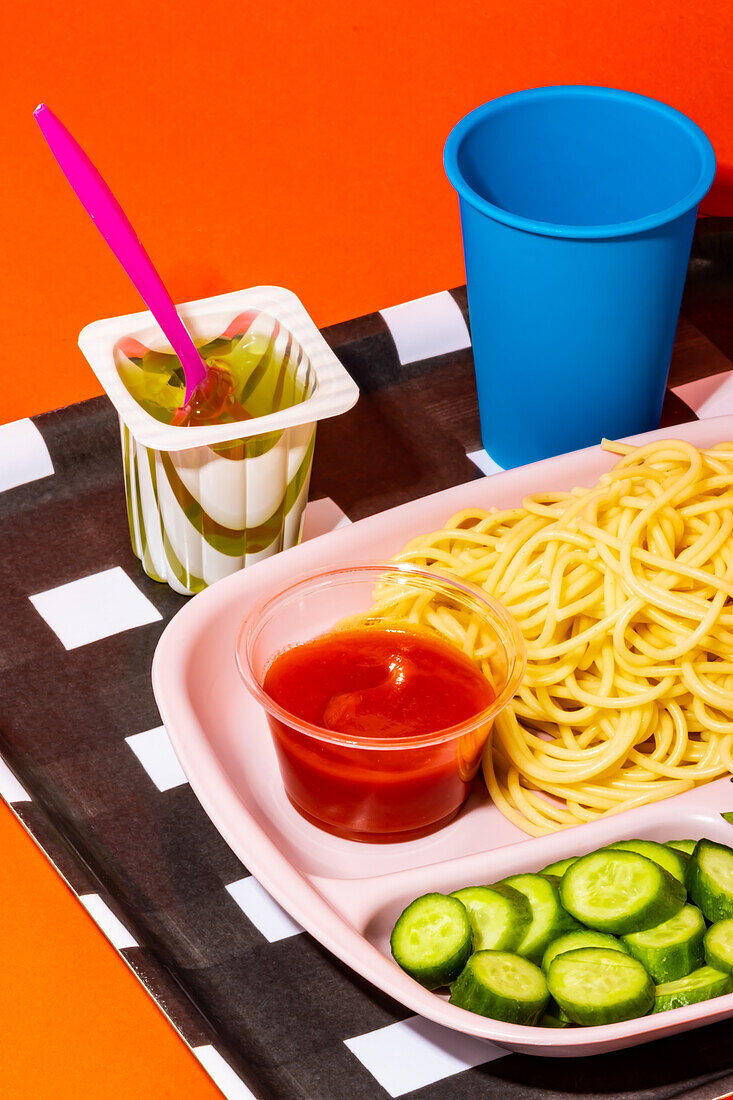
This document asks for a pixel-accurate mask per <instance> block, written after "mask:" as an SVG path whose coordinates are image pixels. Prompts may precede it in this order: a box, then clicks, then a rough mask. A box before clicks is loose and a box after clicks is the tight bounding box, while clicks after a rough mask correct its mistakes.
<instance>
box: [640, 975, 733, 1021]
mask: <svg viewBox="0 0 733 1100" xmlns="http://www.w3.org/2000/svg"><path fill="white" fill-rule="evenodd" d="M732 990H733V975H731V974H723V973H722V972H721V971H720V970H716V969H715V968H714V967H712V966H701V967H700V968H699V969H698V970H693V972H692V974H688V975H687V976H686V977H684V978H678V979H677V981H676V982H664V983H663V984H662V985H658V986H657V991H656V995H655V997H654V1011H655V1012H667V1011H668V1010H669V1009H670V1008H684V1007H685V1005H695V1004H698V1002H699V1001H709V1000H710V999H711V998H712V997H722V995H723V994H724V993H730V992H731V991H732Z"/></svg>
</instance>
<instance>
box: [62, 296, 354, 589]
mask: <svg viewBox="0 0 733 1100" xmlns="http://www.w3.org/2000/svg"><path fill="white" fill-rule="evenodd" d="M177 308H178V310H179V312H180V314H181V317H182V318H183V321H184V323H185V324H186V326H187V327H188V329H189V331H190V333H191V335H192V336H193V337H194V340H195V341H196V342H197V344H202V343H205V342H207V341H211V340H216V339H217V338H218V337H220V336H222V334H225V333H227V332H230V331H231V329H232V326H233V323H234V322H235V321H236V320H237V318H239V317H241V316H242V315H243V314H247V315H248V322H247V323H248V325H249V328H250V331H251V333H253V334H254V336H255V337H256V338H257V340H258V341H259V342H260V343H261V344H262V345H263V346H265V347H267V348H268V366H269V367H271V368H272V370H273V371H274V372H275V373H277V372H278V371H282V372H283V374H285V372H289V374H290V379H289V393H290V403H286V407H283V402H282V401H279V402H278V401H275V402H274V403H273V404H271V405H270V406H268V405H264V406H263V405H262V403H261V402H260V407H259V408H258V409H257V413H256V415H254V417H253V418H252V419H247V420H238V421H236V422H229V423H214V424H196V425H193V426H180V425H174V424H170V423H165V422H163V421H161V420H160V419H158V418H156V417H155V416H154V415H152V414H151V412H150V411H149V410H148V409H146V408H144V407H143V406H142V405H141V404H140V403H139V402H138V401H137V400H136V399H135V397H133V395H132V393H131V392H130V389H128V385H129V381H127V380H128V379H129V377H130V376H131V375H132V374H133V373H134V368H135V365H136V364H137V363H138V362H139V361H140V360H138V359H136V358H135V355H136V354H137V355H139V356H141V357H142V358H144V353H146V352H147V351H154V352H170V351H171V348H170V346H169V345H168V344H167V343H166V340H165V337H164V336H163V334H162V333H161V331H160V329H159V328H158V326H157V324H156V322H155V321H154V319H153V317H152V315H151V314H150V313H149V312H143V313H135V314H128V315H127V316H123V317H113V318H110V319H108V320H103V321H96V322H94V323H93V324H91V325H88V326H87V327H86V328H85V329H84V330H83V331H82V333H81V334H80V336H79V347H80V348H81V350H82V352H83V353H84V355H85V356H86V358H87V360H88V362H89V364H90V366H91V367H92V369H93V371H94V373H95V374H96V375H97V378H98V379H99V381H100V382H101V384H102V386H103V387H104V389H105V392H106V393H107V395H108V397H109V398H110V400H111V401H112V404H113V405H114V407H115V409H116V411H117V414H118V417H119V422H120V433H121V439H122V462H123V473H124V482H125V494H126V498H127V515H128V520H129V524H130V537H131V541H132V547H133V550H134V552H135V554H136V555H137V557H138V558H140V560H141V562H142V565H143V568H144V570H145V572H146V573H147V574H148V576H150V577H152V578H153V579H154V580H158V581H165V582H167V583H168V584H169V585H170V586H171V588H173V589H175V591H176V592H180V593H182V594H186V595H190V594H193V593H196V592H199V591H201V590H202V589H203V588H205V587H206V586H207V585H209V584H212V583H213V582H214V581H217V580H219V579H220V578H222V577H225V576H228V575H229V574H230V573H233V572H235V571H236V570H238V569H241V568H243V567H244V566H247V565H251V564H253V563H255V562H257V561H260V560H261V559H263V558H266V557H269V556H270V555H271V554H274V553H277V552H278V551H279V550H284V549H287V548H288V547H290V546H293V545H295V544H296V543H297V542H298V540H299V538H300V531H301V521H302V515H303V510H304V507H305V503H306V501H307V499H308V486H309V480H310V472H311V464H312V458H313V448H314V443H315V430H316V424H317V422H318V421H319V420H323V419H325V418H327V417H330V416H336V415H338V414H339V413H342V412H345V411H346V410H347V409H349V408H350V407H351V406H352V405H353V404H354V403H355V401H356V400H357V397H358V389H357V386H356V384H355V383H354V382H353V380H352V379H351V377H350V376H349V375H348V373H347V372H346V370H345V369H344V368H343V366H342V365H341V363H339V361H338V359H337V358H336V356H335V355H334V354H333V352H332V351H331V349H330V348H329V347H328V345H327V344H326V342H325V340H324V339H323V337H322V336H321V334H320V332H319V331H318V329H317V328H316V326H315V324H314V323H313V321H312V320H311V318H310V317H309V316H308V314H307V312H306V310H305V309H304V307H303V306H302V304H301V303H300V301H299V300H298V298H297V297H296V296H295V295H294V294H292V293H291V292H290V291H288V290H284V289H283V288H281V287H268V286H263V287H252V288H250V289H248V290H241V291H235V292H233V293H231V294H222V295H219V296H217V297H212V298H204V299H201V300H200V301H197V302H187V303H185V304H183V305H180V306H178V307H177ZM234 327H236V326H234ZM255 370H256V364H255V363H254V362H253V381H256V380H257V379H256V377H255ZM126 381H127V385H126ZM263 388H264V389H265V391H266V390H267V386H266V385H265V386H264V387H263ZM267 409H271V411H266V410H267Z"/></svg>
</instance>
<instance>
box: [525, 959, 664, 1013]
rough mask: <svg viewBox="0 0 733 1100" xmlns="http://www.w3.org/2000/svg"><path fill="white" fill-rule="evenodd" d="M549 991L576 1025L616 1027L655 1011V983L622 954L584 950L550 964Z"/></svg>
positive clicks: (640, 967) (634, 960)
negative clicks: (610, 1025) (614, 1025)
mask: <svg viewBox="0 0 733 1100" xmlns="http://www.w3.org/2000/svg"><path fill="white" fill-rule="evenodd" d="M547 988H548V989H549V991H550V993H551V994H552V996H553V997H554V999H555V1000H556V1001H557V1003H558V1004H559V1005H560V1008H561V1009H562V1010H563V1011H564V1012H565V1013H566V1014H567V1015H568V1016H569V1017H570V1019H571V1020H572V1022H573V1023H574V1024H585V1025H593V1024H617V1023H619V1021H620V1020H634V1019H636V1017H637V1016H646V1014H647V1012H649V1011H650V1010H651V1009H652V1008H653V1007H654V981H653V980H652V977H651V975H650V974H648V973H647V971H646V970H645V969H644V967H643V966H642V965H641V963H640V962H637V960H636V959H633V958H632V957H631V955H626V954H624V952H623V951H615V950H614V951H609V950H608V949H607V948H605V947H581V948H577V949H576V950H575V951H563V952H562V954H560V955H557V956H556V958H554V959H553V960H552V962H551V963H550V968H549V970H548V972H547Z"/></svg>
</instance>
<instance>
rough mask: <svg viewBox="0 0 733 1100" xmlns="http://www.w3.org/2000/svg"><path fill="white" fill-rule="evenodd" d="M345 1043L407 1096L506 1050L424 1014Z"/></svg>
mask: <svg viewBox="0 0 733 1100" xmlns="http://www.w3.org/2000/svg"><path fill="white" fill-rule="evenodd" d="M344 1042H345V1043H346V1046H347V1047H348V1048H349V1050H350V1051H351V1053H352V1054H354V1055H356V1057H357V1058H358V1059H359V1061H360V1062H361V1063H362V1065H363V1066H364V1067H365V1068H366V1069H368V1070H369V1072H370V1073H371V1075H372V1077H374V1078H376V1080H377V1081H378V1082H379V1084H380V1085H381V1086H382V1088H383V1089H385V1090H386V1091H387V1092H388V1093H389V1095H390V1096H403V1095H404V1094H405V1093H406V1092H412V1091H413V1090H414V1089H421V1088H424V1087H425V1085H432V1084H434V1083H435V1082H436V1081H442V1080H444V1079H445V1078H446V1077H452V1076H453V1074H455V1073H460V1072H461V1071H462V1070H464V1069H472V1068H473V1067H474V1066H480V1065H483V1064H484V1063H485V1062H492V1061H493V1060H494V1059H495V1058H503V1057H504V1056H505V1055H506V1054H507V1053H508V1051H506V1050H502V1049H501V1047H497V1046H494V1044H493V1043H490V1042H488V1041H487V1040H484V1039H477V1038H475V1036H473V1035H462V1034H461V1032H459V1031H451V1030H450V1028H446V1027H441V1026H440V1024H436V1023H433V1021H432V1020H425V1019H423V1018H422V1016H412V1017H410V1019H409V1020H401V1021H400V1022H399V1023H397V1024H390V1025H389V1026H388V1027H382V1028H379V1030H378V1031H370V1032H368V1033H367V1034H366V1035H357V1036H356V1038H354V1039H345V1040H344Z"/></svg>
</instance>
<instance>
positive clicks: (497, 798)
mask: <svg viewBox="0 0 733 1100" xmlns="http://www.w3.org/2000/svg"><path fill="white" fill-rule="evenodd" d="M605 446H606V448H607V449H608V450H611V451H614V452H615V453H617V454H621V455H622V456H623V457H622V458H621V459H620V461H619V462H618V463H617V465H616V466H615V467H614V469H613V470H611V471H610V472H609V473H607V474H604V475H603V476H602V477H601V479H600V481H599V482H598V484H597V485H596V486H595V487H594V488H592V489H573V490H572V491H571V492H557V493H538V494H535V495H532V496H528V497H526V498H525V499H524V501H523V502H522V507H521V508H514V509H509V510H504V511H498V510H496V509H491V510H489V511H488V512H487V511H483V510H481V509H478V508H476V509H468V510H466V511H463V512H460V513H458V515H455V516H453V518H452V519H450V520H449V521H448V523H447V525H446V527H445V528H444V529H443V530H440V531H437V532H435V533H433V534H430V535H425V536H421V537H420V538H416V539H415V540H414V541H413V542H411V543H410V544H409V545H408V546H407V547H406V548H405V550H404V551H403V553H401V554H400V555H399V556H398V558H397V560H398V561H402V562H410V563H412V564H414V565H420V566H424V567H426V568H431V569H436V570H442V571H447V572H449V573H451V574H457V575H459V576H460V577H462V578H464V579H466V580H470V581H473V582H474V583H475V584H477V585H480V586H481V587H483V588H484V589H486V591H488V592H489V593H491V594H492V595H493V596H495V597H496V598H497V599H498V600H500V601H501V603H503V604H504V606H505V607H506V608H507V609H508V610H509V611H510V612H511V614H512V615H513V616H514V618H515V619H516V621H517V622H518V624H519V627H520V629H521V632H522V634H523V636H524V639H525V642H526V645H527V657H528V661H527V671H526V675H525V678H524V681H523V683H522V684H521V686H520V688H519V690H518V692H517V694H516V696H515V697H514V700H513V701H512V703H511V704H510V705H509V706H508V707H507V708H506V709H505V710H504V711H503V713H502V714H501V715H500V716H499V717H498V718H497V719H496V721H495V724H494V733H493V740H490V741H489V744H488V746H487V750H486V752H485V754H484V760H483V770H484V776H485V779H486V784H487V786H488V789H489V792H490V794H491V797H492V799H493V800H494V802H495V803H496V805H497V806H498V807H499V809H500V810H501V811H502V813H504V814H505V815H506V817H508V818H509V819H510V820H511V821H513V822H514V823H515V824H517V825H518V826H519V827H520V828H522V829H523V830H525V831H526V832H528V833H531V834H533V835H535V836H539V835H542V834H544V833H548V832H552V831H554V830H556V829H561V828H564V827H566V826H568V825H575V824H579V823H581V822H584V821H589V820H591V819H593V818H596V817H598V816H600V815H602V814H607V813H619V812H620V811H622V810H627V809H630V808H631V807H633V806H640V805H643V804H645V803H648V802H652V801H655V800H657V799H660V798H666V797H668V796H669V795H673V794H678V793H680V792H682V791H686V790H689V789H690V788H692V787H693V786H695V785H697V784H699V783H705V782H708V781H710V780H712V779H715V778H716V777H717V776H720V775H722V774H724V773H725V772H726V771H733V443H721V444H719V445H718V446H716V447H713V448H712V449H711V450H708V451H699V450H697V449H696V448H695V447H693V446H691V445H690V444H689V443H685V442H681V441H677V440H664V441H661V442H658V443H651V444H648V445H647V446H645V447H640V448H638V449H636V448H632V447H628V446H626V445H623V444H617V443H608V444H605ZM422 606H423V607H424V606H425V601H424V600H423V601H422ZM429 607H430V619H429V621H424V619H423V618H422V617H421V616H422V614H423V613H422V611H421V602H420V599H419V598H415V597H414V596H413V597H412V598H411V597H410V596H409V595H407V596H405V595H402V594H401V591H400V589H399V586H386V587H384V588H382V589H381V590H380V593H379V599H378V603H377V608H381V609H382V611H383V612H384V613H385V614H387V615H388V616H389V617H393V616H399V617H402V618H406V619H408V620H409V621H412V622H414V623H416V624H420V625H424V626H427V627H429V628H432V629H434V630H437V631H438V632H439V633H442V634H444V635H445V636H448V637H450V638H452V639H453V640H454V641H456V642H457V643H458V644H460V645H461V646H462V647H463V648H464V649H465V650H466V652H468V653H471V654H472V655H473V656H474V657H475V658H476V659H477V660H478V661H479V662H481V660H482V657H483V656H485V654H482V652H481V648H480V647H481V645H482V640H481V637H480V635H479V634H478V631H477V625H476V623H475V622H473V621H471V619H470V618H467V617H466V616H465V615H462V614H461V612H460V611H458V610H457V609H455V608H451V607H450V605H446V606H444V607H441V608H439V609H438V610H437V611H436V610H435V607H434V603H431V604H429Z"/></svg>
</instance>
